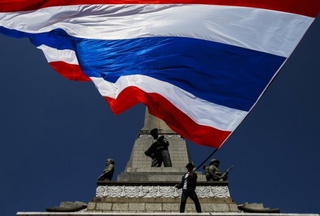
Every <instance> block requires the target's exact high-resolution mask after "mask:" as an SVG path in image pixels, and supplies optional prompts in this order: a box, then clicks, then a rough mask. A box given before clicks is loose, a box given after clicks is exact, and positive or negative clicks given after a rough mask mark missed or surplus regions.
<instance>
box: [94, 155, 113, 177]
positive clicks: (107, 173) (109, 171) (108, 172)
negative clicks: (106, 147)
mask: <svg viewBox="0 0 320 216" xmlns="http://www.w3.org/2000/svg"><path fill="white" fill-rule="evenodd" d="M114 164H115V163H114V160H113V159H110V158H109V159H107V161H106V168H104V170H103V172H102V174H101V175H100V176H99V177H98V181H105V180H107V181H111V179H112V176H113V172H114Z"/></svg>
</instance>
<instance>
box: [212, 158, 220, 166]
mask: <svg viewBox="0 0 320 216" xmlns="http://www.w3.org/2000/svg"><path fill="white" fill-rule="evenodd" d="M214 162H216V163H218V164H220V161H219V160H218V159H211V161H210V165H211V164H213V163H214Z"/></svg>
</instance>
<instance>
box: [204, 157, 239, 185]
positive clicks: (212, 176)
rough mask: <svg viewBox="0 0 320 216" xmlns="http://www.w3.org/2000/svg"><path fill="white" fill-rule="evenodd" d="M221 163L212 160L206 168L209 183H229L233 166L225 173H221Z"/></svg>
mask: <svg viewBox="0 0 320 216" xmlns="http://www.w3.org/2000/svg"><path fill="white" fill-rule="evenodd" d="M219 165H220V161H219V160H217V159H212V160H211V161H210V164H209V166H208V167H206V166H204V167H203V168H204V170H205V175H206V179H207V181H227V180H228V175H229V171H230V170H231V169H232V168H233V165H232V166H231V167H229V168H228V169H227V170H226V171H225V172H224V173H221V171H220V169H219Z"/></svg>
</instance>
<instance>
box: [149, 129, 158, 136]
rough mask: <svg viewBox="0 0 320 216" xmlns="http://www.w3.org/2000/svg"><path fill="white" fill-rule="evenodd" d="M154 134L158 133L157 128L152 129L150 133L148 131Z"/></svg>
mask: <svg viewBox="0 0 320 216" xmlns="http://www.w3.org/2000/svg"><path fill="white" fill-rule="evenodd" d="M155 133H158V128H153V129H152V130H151V131H150V134H151V135H152V134H155Z"/></svg>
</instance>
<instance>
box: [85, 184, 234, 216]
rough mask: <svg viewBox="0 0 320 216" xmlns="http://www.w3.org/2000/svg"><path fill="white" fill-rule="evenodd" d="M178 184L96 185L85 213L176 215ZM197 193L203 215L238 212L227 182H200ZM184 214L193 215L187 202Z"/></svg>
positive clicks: (179, 195) (190, 203)
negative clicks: (207, 213)
mask: <svg viewBox="0 0 320 216" xmlns="http://www.w3.org/2000/svg"><path fill="white" fill-rule="evenodd" d="M176 184H177V182H99V183H98V186H97V189H96V196H95V197H94V198H93V200H92V201H90V202H89V203H88V208H87V211H88V212H179V208H180V197H181V189H179V190H178V189H176V188H175V187H174V185H176ZM196 193H197V195H198V198H199V201H200V204H201V208H202V212H239V209H238V207H237V204H236V203H234V202H233V201H232V199H231V197H230V193H229V189H228V182H199V183H198V184H197V188H196ZM185 212H195V206H194V203H193V202H192V200H191V199H188V201H187V205H186V210H185Z"/></svg>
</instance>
